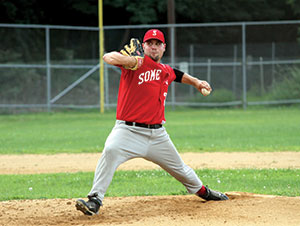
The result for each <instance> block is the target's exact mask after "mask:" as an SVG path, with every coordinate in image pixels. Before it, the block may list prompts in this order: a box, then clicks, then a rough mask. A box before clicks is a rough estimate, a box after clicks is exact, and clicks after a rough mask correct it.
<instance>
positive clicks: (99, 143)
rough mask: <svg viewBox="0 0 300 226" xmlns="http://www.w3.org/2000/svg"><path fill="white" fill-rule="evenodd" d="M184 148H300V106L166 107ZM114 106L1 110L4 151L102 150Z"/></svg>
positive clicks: (174, 133)
mask: <svg viewBox="0 0 300 226" xmlns="http://www.w3.org/2000/svg"><path fill="white" fill-rule="evenodd" d="M166 119H167V123H166V124H165V127H166V128H167V131H168V133H169V134H170V136H171V139H172V140H173V142H174V143H175V145H176V146H177V148H178V150H179V152H187V151H192V152H203V151H226V152H228V151H286V150H289V151H300V139H299V134H300V126H299V122H300V109H299V108H296V107H290V108H260V109H248V110H247V111H243V110H241V109H212V110H196V109H180V110H177V111H171V110H167V113H166ZM114 122H115V112H109V113H105V114H104V115H100V113H98V112H75V113H74V112H61V113H36V114H22V115H0V144H1V145H0V154H22V153H33V154H45V153H47V154H54V153H62V152H65V153H83V152H100V151H102V149H103V145H104V142H105V140H106V137H107V136H108V134H109V133H110V131H111V129H112V127H113V125H114Z"/></svg>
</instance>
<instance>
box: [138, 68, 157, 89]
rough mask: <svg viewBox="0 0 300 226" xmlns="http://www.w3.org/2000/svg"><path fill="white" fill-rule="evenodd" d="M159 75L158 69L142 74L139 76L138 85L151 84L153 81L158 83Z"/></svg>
mask: <svg viewBox="0 0 300 226" xmlns="http://www.w3.org/2000/svg"><path fill="white" fill-rule="evenodd" d="M160 73H161V70H160V69H154V70H150V71H146V72H143V73H141V74H139V82H138V84H139V85H141V84H142V83H144V82H151V81H154V80H157V81H158V80H160V76H159V75H160Z"/></svg>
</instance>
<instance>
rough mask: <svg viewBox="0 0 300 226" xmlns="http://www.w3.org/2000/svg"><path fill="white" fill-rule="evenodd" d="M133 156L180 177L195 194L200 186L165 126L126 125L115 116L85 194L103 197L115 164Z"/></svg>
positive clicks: (116, 166) (178, 178) (114, 169)
mask: <svg viewBox="0 0 300 226" xmlns="http://www.w3.org/2000/svg"><path fill="white" fill-rule="evenodd" d="M133 158H144V159H146V160H148V161H151V162H153V163H155V164H157V165H159V166H160V167H161V168H163V169H164V170H166V171H167V172H168V173H169V174H170V175H172V176H173V177H175V178H176V179H177V180H178V181H180V182H181V183H182V184H183V185H184V186H185V187H186V189H187V191H188V192H189V193H192V194H194V193H196V192H197V191H198V190H199V189H200V188H201V187H202V182H201V180H200V179H199V177H198V176H197V174H196V173H195V172H194V170H193V169H192V168H190V167H189V166H187V165H186V164H185V163H184V162H183V161H182V159H181V157H180V155H179V154H178V152H177V150H176V148H175V146H174V144H173V143H172V141H171V139H170V137H169V135H168V133H167V132H166V129H165V128H164V127H161V128H159V129H148V128H142V127H136V126H128V125H126V124H125V122H124V121H120V120H117V121H116V124H115V126H114V128H113V129H112V131H111V133H110V135H109V136H108V137H107V140H106V142H105V146H104V150H103V153H102V155H101V158H100V159H99V161H98V165H97V168H96V171H95V176H94V181H93V187H92V189H91V191H90V193H89V194H88V196H96V197H97V198H99V199H100V200H103V199H104V195H105V193H106V190H107V188H108V186H109V185H110V183H111V181H112V178H113V175H114V173H115V171H116V169H117V168H118V166H119V165H120V164H122V163H124V162H126V161H128V160H130V159H133Z"/></svg>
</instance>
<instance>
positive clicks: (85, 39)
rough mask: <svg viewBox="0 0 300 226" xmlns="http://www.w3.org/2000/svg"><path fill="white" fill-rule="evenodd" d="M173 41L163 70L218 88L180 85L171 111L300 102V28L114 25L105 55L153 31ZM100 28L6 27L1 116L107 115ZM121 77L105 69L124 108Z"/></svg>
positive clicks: (172, 91)
mask: <svg viewBox="0 0 300 226" xmlns="http://www.w3.org/2000/svg"><path fill="white" fill-rule="evenodd" d="M150 28H158V29H160V30H162V31H163V32H164V34H165V37H166V40H167V49H166V52H165V55H164V58H163V60H162V62H163V63H166V64H170V65H171V66H172V67H176V68H179V69H181V70H183V71H185V72H187V73H189V74H191V75H193V76H195V77H198V78H199V79H203V80H207V81H208V82H210V84H211V86H212V88H213V92H212V93H211V95H210V96H208V97H203V96H202V95H201V94H200V93H198V92H196V90H195V88H193V87H191V86H188V85H185V84H178V83H175V82H174V83H172V85H171V86H170V88H169V93H168V98H167V105H172V106H194V107H197V106H198V107H201V106H202V107H217V106H242V107H244V108H246V107H247V106H248V105H268V104H293V103H300V89H299V87H300V60H299V59H300V21H281V22H276V21H274V22H241V23H208V24H175V25H134V26H106V27H104V34H105V40H104V41H105V52H109V51H113V50H117V51H119V50H120V49H121V48H122V47H123V46H124V44H126V43H128V41H129V40H130V38H131V37H136V38H139V39H140V40H142V38H143V35H144V33H145V32H146V31H147V29H150ZM98 33H99V29H98V28H95V27H72V26H43V25H12V24H0V43H1V45H0V111H10V110H16V109H27V110H38V109H42V110H48V111H51V110H52V109H56V108H99V106H100V103H99V101H100V94H99V93H100V92H99V40H98V38H99V36H98ZM119 79H120V70H119V69H118V68H116V67H113V66H110V65H107V64H105V65H104V87H105V92H104V93H105V98H104V99H105V107H106V108H112V107H115V106H116V103H117V95H118V86H119Z"/></svg>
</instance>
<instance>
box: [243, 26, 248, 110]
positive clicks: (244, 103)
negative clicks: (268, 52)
mask: <svg viewBox="0 0 300 226" xmlns="http://www.w3.org/2000/svg"><path fill="white" fill-rule="evenodd" d="M242 54H243V57H242V68H243V108H244V110H246V108H247V70H246V69H247V61H246V24H245V23H242Z"/></svg>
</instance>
